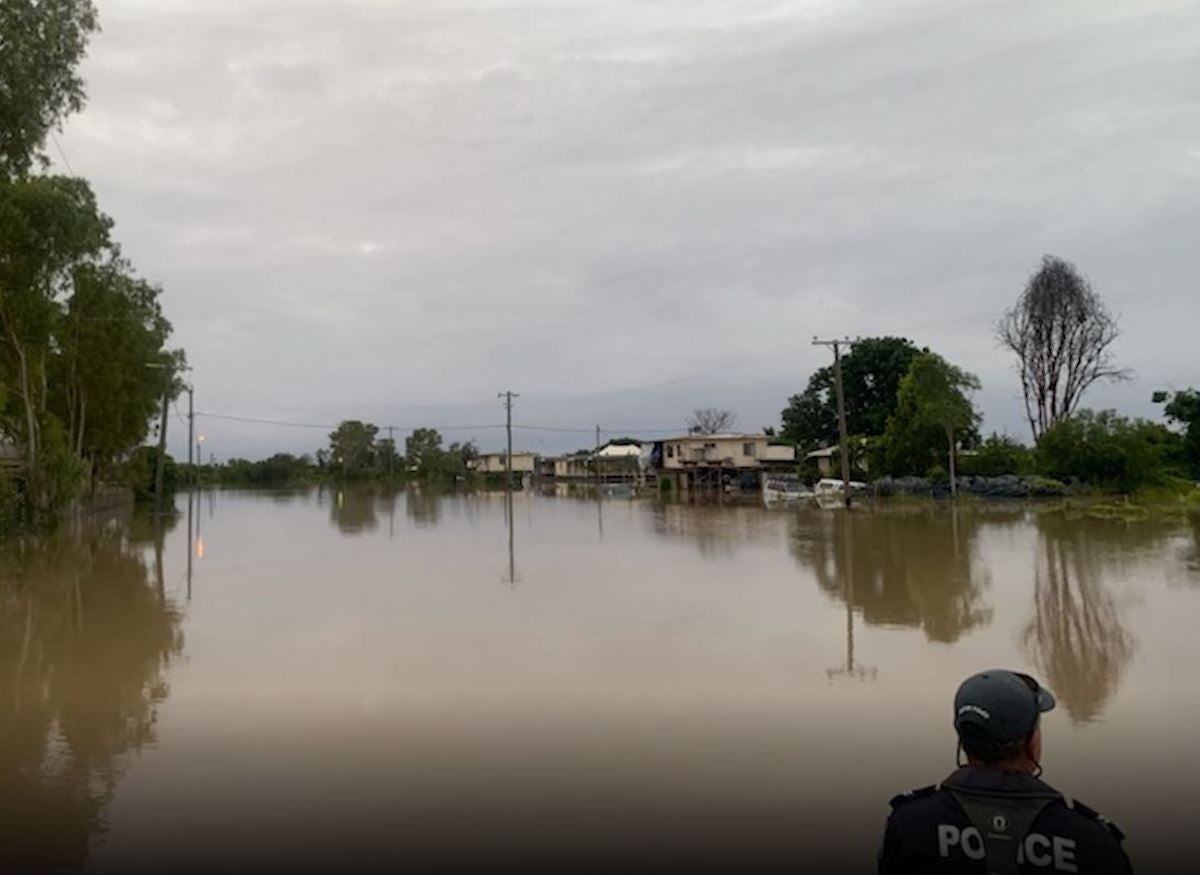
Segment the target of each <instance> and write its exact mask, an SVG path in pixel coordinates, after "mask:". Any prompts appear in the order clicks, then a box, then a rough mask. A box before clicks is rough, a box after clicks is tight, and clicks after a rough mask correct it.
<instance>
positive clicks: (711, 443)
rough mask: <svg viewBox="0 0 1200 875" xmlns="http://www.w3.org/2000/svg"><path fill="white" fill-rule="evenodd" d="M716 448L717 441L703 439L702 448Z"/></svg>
mask: <svg viewBox="0 0 1200 875" xmlns="http://www.w3.org/2000/svg"><path fill="white" fill-rule="evenodd" d="M716 448H717V442H716V441H705V443H704V449H706V450H715V449H716Z"/></svg>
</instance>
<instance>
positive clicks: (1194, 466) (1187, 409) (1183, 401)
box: [1163, 389, 1200, 479]
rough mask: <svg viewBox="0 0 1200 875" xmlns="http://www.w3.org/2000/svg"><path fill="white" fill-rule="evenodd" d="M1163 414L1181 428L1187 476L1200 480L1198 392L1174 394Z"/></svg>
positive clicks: (1188, 391)
mask: <svg viewBox="0 0 1200 875" xmlns="http://www.w3.org/2000/svg"><path fill="white" fill-rule="evenodd" d="M1163 412H1164V413H1165V414H1166V416H1167V419H1169V420H1170V421H1171V422H1174V423H1176V424H1177V425H1180V426H1182V427H1183V429H1184V433H1183V447H1182V452H1183V458H1184V464H1185V465H1186V467H1187V470H1188V474H1189V476H1191V477H1192V478H1196V479H1200V392H1197V391H1196V390H1195V389H1185V390H1184V391H1182V392H1176V393H1175V396H1174V397H1173V398H1172V399H1171V400H1170V401H1168V402H1167V406H1166V407H1165V408H1164V409H1163Z"/></svg>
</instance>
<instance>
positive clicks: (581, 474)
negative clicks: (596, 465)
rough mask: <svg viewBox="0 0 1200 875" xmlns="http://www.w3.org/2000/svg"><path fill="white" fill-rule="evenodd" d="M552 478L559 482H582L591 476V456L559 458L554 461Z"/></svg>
mask: <svg viewBox="0 0 1200 875" xmlns="http://www.w3.org/2000/svg"><path fill="white" fill-rule="evenodd" d="M551 476H552V477H555V478H557V479H559V480H582V479H584V478H585V477H590V476H592V457H591V456H586V455H584V456H578V455H577V456H559V457H558V458H556V459H554V469H553V471H552V473H551Z"/></svg>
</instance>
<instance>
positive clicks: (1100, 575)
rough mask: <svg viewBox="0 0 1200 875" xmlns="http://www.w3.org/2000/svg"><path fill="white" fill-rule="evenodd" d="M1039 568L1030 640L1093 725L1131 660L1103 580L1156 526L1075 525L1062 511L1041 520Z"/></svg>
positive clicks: (1074, 708) (1053, 682)
mask: <svg viewBox="0 0 1200 875" xmlns="http://www.w3.org/2000/svg"><path fill="white" fill-rule="evenodd" d="M1038 534H1039V543H1038V552H1037V556H1036V560H1035V564H1034V570H1033V573H1034V618H1033V620H1032V621H1031V622H1030V624H1029V627H1028V628H1027V629H1026V632H1025V643H1026V646H1027V647H1028V648H1029V649H1030V651H1031V655H1032V657H1033V660H1034V662H1035V663H1036V664H1037V665H1038V668H1039V669H1040V670H1041V671H1042V672H1043V673H1044V674H1045V676H1046V682H1047V685H1048V686H1049V687H1050V688H1051V689H1052V690H1054V692H1055V694H1056V695H1057V696H1058V698H1059V701H1060V702H1062V704H1063V707H1064V708H1065V709H1066V711H1067V713H1068V714H1070V715H1071V717H1072V718H1073V719H1075V720H1077V721H1080V722H1085V721H1089V720H1093V719H1095V718H1096V717H1098V716H1099V715H1100V713H1101V712H1102V711H1103V710H1104V707H1105V705H1106V704H1107V702H1108V699H1109V698H1110V697H1111V696H1112V695H1113V693H1115V692H1116V689H1117V686H1118V684H1119V683H1120V680H1121V674H1122V672H1123V671H1124V669H1125V666H1126V665H1127V664H1128V662H1129V659H1130V657H1131V656H1132V655H1133V639H1132V637H1131V636H1130V634H1129V633H1128V632H1127V631H1126V630H1125V628H1124V626H1123V625H1122V622H1121V616H1120V613H1119V611H1118V609H1117V606H1116V603H1115V602H1114V601H1113V597H1112V593H1111V592H1110V591H1109V589H1108V587H1107V586H1105V584H1104V577H1105V575H1106V574H1108V573H1110V572H1112V571H1113V570H1117V569H1120V568H1121V566H1123V565H1126V564H1128V563H1129V562H1130V561H1136V560H1134V559H1133V558H1132V557H1135V556H1136V555H1137V554H1138V552H1139V551H1140V550H1144V548H1145V544H1144V543H1143V544H1140V545H1139V544H1137V543H1135V541H1144V540H1145V539H1147V538H1150V539H1156V538H1159V537H1161V536H1162V532H1161V531H1160V530H1158V529H1157V527H1155V526H1150V525H1147V526H1144V527H1141V531H1140V532H1139V531H1138V527H1130V526H1126V525H1124V524H1122V523H1117V524H1115V525H1114V524H1112V523H1111V522H1107V521H1096V520H1075V519H1069V518H1067V517H1066V516H1065V515H1064V514H1058V513H1045V514H1042V515H1040V516H1039V518H1038Z"/></svg>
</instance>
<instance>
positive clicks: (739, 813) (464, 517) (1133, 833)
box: [0, 488, 1200, 871]
mask: <svg viewBox="0 0 1200 875" xmlns="http://www.w3.org/2000/svg"><path fill="white" fill-rule="evenodd" d="M177 504H178V506H179V508H180V511H181V514H180V516H179V517H178V518H177V519H176V520H174V521H173V522H172V523H170V524H168V525H167V526H164V527H162V528H156V527H155V526H154V525H153V523H152V522H151V521H149V520H146V519H144V518H133V517H131V516H129V515H125V516H120V515H118V516H116V517H113V518H111V519H107V520H104V521H103V522H102V524H97V525H94V526H88V527H86V528H83V529H80V530H78V531H65V532H62V533H60V534H58V535H55V536H53V537H48V538H43V539H40V540H34V541H25V542H11V543H9V544H7V545H4V546H3V547H0V733H2V735H0V742H2V746H0V871H38V870H56V871H72V870H78V869H86V870H88V871H128V870H131V869H146V870H150V869H158V870H160V871H163V870H166V869H168V868H169V869H172V870H178V869H181V868H188V867H192V868H194V869H196V870H198V871H199V870H231V869H235V868H236V869H238V870H241V869H246V868H250V869H254V868H257V869H259V870H262V871H275V870H286V871H301V870H303V871H307V870H310V869H315V868H322V867H326V868H329V869H336V870H341V871H348V870H353V869H371V868H379V869H394V868H396V867H397V865H398V864H407V865H408V866H410V867H415V868H428V867H430V866H433V865H436V866H437V867H441V868H449V869H453V868H471V867H479V868H490V869H497V868H504V867H509V868H514V867H517V866H519V867H520V868H525V869H529V868H537V867H539V866H544V867H545V868H547V869H554V870H556V871H565V870H576V871H578V870H580V869H585V868H605V867H609V866H611V867H612V868H626V869H628V868H638V869H645V868H653V867H656V866H662V867H666V868H669V867H671V866H674V865H688V866H689V867H695V868H706V867H707V868H712V869H727V870H729V871H750V870H754V869H756V868H770V867H774V866H783V867H786V868H792V869H803V868H805V867H816V866H818V864H819V865H820V866H821V867H825V868H829V869H830V870H845V871H870V870H871V868H872V867H873V860H874V853H875V845H876V841H877V839H878V835H879V831H880V829H881V826H882V822H883V819H884V817H885V816H886V814H887V811H888V807H887V800H888V799H889V797H891V796H892V795H893V794H895V793H897V792H900V791H902V790H905V789H908V788H911V787H916V786H922V785H925V784H929V783H931V782H934V781H937V780H939V779H940V778H942V777H944V776H945V775H946V774H948V773H949V772H950V771H951V770H952V768H953V765H954V755H955V750H954V740H953V735H952V730H951V728H950V710H951V709H950V700H951V697H952V695H953V691H954V689H955V687H956V686H957V684H958V682H959V681H960V680H961V679H962V678H963V677H964V676H966V675H967V674H969V673H971V672H973V671H975V670H978V669H981V668H988V667H994V666H1011V667H1014V668H1025V669H1028V670H1031V671H1033V672H1035V673H1036V674H1038V676H1039V677H1040V678H1041V679H1042V680H1043V681H1044V682H1045V684H1046V685H1047V686H1049V687H1050V688H1051V689H1052V690H1053V691H1054V692H1055V693H1056V694H1057V696H1058V698H1059V702H1060V705H1061V707H1060V708H1059V709H1058V710H1057V711H1055V712H1053V713H1051V714H1049V715H1048V716H1047V718H1046V722H1045V724H1044V727H1045V736H1046V752H1045V757H1044V759H1045V766H1046V778H1047V780H1049V781H1050V782H1051V783H1053V784H1055V785H1056V786H1058V787H1059V789H1061V790H1063V792H1065V793H1066V794H1068V795H1070V796H1077V797H1079V798H1081V799H1083V800H1085V801H1086V802H1088V803H1089V804H1090V805H1091V806H1092V807H1094V808H1097V809H1099V810H1100V811H1102V812H1104V813H1105V814H1107V815H1108V816H1110V817H1111V818H1112V819H1113V820H1114V821H1115V822H1116V823H1118V824H1119V825H1120V826H1121V827H1122V828H1123V829H1124V830H1125V832H1126V833H1128V835H1129V838H1128V841H1127V847H1128V849H1129V851H1130V854H1131V856H1132V857H1133V858H1134V862H1135V864H1137V865H1138V866H1139V869H1140V870H1142V871H1151V865H1150V864H1151V863H1152V861H1153V855H1154V853H1155V852H1156V850H1157V849H1160V848H1164V847H1167V846H1168V845H1169V844H1170V843H1172V841H1174V842H1175V843H1176V844H1178V842H1179V840H1180V838H1181V837H1182V836H1183V835H1184V834H1185V833H1184V831H1186V830H1190V824H1189V823H1188V822H1187V819H1186V818H1184V819H1181V818H1180V817H1172V816H1170V815H1169V814H1164V807H1165V806H1166V804H1167V803H1168V802H1169V805H1170V808H1171V809H1172V810H1177V811H1180V812H1190V811H1194V810H1200V783H1198V782H1197V781H1196V779H1195V777H1194V775H1195V774H1196V773H1197V772H1198V771H1200V742H1198V741H1197V740H1196V730H1195V726H1196V723H1197V720H1198V719H1200V682H1198V681H1197V680H1196V676H1195V667H1196V666H1197V665H1198V664H1200V635H1198V634H1197V631H1196V627H1197V619H1200V525H1197V524H1195V523H1190V524H1189V523H1186V522H1182V521H1157V522H1139V523H1131V524H1127V523H1121V522H1115V521H1097V520H1089V519H1075V518H1070V517H1068V516H1066V515H1064V514H1062V513H1056V512H1045V511H1038V510H1035V509H1033V508H1028V507H1014V508H1002V507H983V508H978V507H976V508H964V509H961V510H959V511H951V510H949V509H948V508H946V507H942V508H892V509H889V510H887V511H876V512H871V511H869V510H865V509H864V510H856V511H855V512H853V513H849V514H847V513H845V512H843V511H832V512H828V511H818V510H815V509H814V510H798V511H765V510H761V509H758V508H753V507H695V506H682V505H661V504H657V503H654V502H651V501H642V500H637V501H629V500H606V501H602V502H597V501H595V500H580V499H573V498H565V497H557V498H556V497H550V496H536V495H533V496H531V495H523V494H518V495H516V496H515V497H514V498H513V499H512V504H511V514H510V512H509V509H508V507H509V506H508V503H507V502H506V500H505V497H504V496H503V495H496V494H493V495H473V496H443V497H437V496H428V495H425V496H423V495H421V494H419V493H417V492H409V493H407V494H405V493H403V492H401V493H400V494H399V495H388V494H385V493H382V492H378V491H371V490H353V491H345V492H338V491H336V490H333V491H331V490H329V489H328V488H326V489H322V490H317V489H314V490H306V491H293V492H281V493H246V492H243V493H238V492H217V493H205V494H204V495H201V496H196V503H195V504H194V505H193V506H192V514H191V516H192V520H191V525H190V526H189V520H188V513H187V508H188V497H187V496H180V497H179V498H178V500H177ZM510 521H511V526H510V525H509V522H510Z"/></svg>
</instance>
